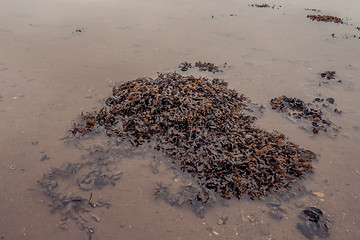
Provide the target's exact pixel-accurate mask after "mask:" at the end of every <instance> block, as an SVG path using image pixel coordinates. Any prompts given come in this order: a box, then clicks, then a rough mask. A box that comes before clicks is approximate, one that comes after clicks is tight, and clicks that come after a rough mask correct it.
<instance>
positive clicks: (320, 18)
mask: <svg viewBox="0 0 360 240" xmlns="http://www.w3.org/2000/svg"><path fill="white" fill-rule="evenodd" d="M307 18H309V19H310V20H312V21H315V20H316V21H318V22H333V23H340V24H343V23H344V22H343V20H342V19H341V18H338V17H334V16H330V15H307Z"/></svg>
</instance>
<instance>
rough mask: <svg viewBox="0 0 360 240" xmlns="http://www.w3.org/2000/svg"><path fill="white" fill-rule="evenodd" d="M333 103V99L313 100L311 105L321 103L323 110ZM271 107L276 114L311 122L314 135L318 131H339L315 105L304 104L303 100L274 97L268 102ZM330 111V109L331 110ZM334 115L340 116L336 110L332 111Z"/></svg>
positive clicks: (339, 112)
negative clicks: (284, 113)
mask: <svg viewBox="0 0 360 240" xmlns="http://www.w3.org/2000/svg"><path fill="white" fill-rule="evenodd" d="M334 102H335V100H334V98H327V99H326V100H324V99H322V98H315V99H314V101H313V103H323V104H322V106H323V107H324V108H329V109H330V105H333V104H334ZM270 103H271V107H272V109H274V110H277V111H278V112H286V113H288V116H289V117H290V118H292V119H294V120H295V121H296V120H299V119H305V120H307V121H310V122H311V130H312V132H313V133H314V134H318V133H319V132H320V131H324V132H327V131H329V130H330V129H331V130H336V132H337V131H339V127H337V126H336V125H335V124H333V123H332V122H331V121H330V120H329V119H325V117H324V113H323V111H322V110H321V107H320V106H318V105H317V104H312V103H305V102H304V101H303V100H301V99H298V98H289V97H286V96H285V95H283V96H280V97H275V98H273V99H271V100H270ZM331 109H332V108H331ZM333 112H334V113H337V114H341V113H342V111H339V110H338V109H337V108H335V109H334V110H333Z"/></svg>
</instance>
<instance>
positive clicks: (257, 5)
mask: <svg viewBox="0 0 360 240" xmlns="http://www.w3.org/2000/svg"><path fill="white" fill-rule="evenodd" d="M248 6H249V7H257V8H272V9H275V7H276V5H272V6H270V5H269V4H266V3H264V4H248ZM280 8H281V5H279V6H277V9H280Z"/></svg>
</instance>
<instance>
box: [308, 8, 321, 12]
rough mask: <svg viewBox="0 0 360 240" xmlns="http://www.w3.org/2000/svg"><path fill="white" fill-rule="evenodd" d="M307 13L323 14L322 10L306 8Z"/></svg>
mask: <svg viewBox="0 0 360 240" xmlns="http://www.w3.org/2000/svg"><path fill="white" fill-rule="evenodd" d="M305 10H306V11H311V12H321V10H319V9H316V8H305Z"/></svg>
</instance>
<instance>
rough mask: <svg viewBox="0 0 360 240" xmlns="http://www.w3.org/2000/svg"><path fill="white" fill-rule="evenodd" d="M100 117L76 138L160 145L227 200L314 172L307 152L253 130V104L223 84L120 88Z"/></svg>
mask: <svg viewBox="0 0 360 240" xmlns="http://www.w3.org/2000/svg"><path fill="white" fill-rule="evenodd" d="M112 92H113V93H112V97H109V98H108V99H107V100H106V102H105V106H104V107H102V108H101V109H100V110H99V111H98V112H97V111H95V112H91V113H86V114H84V113H82V114H81V116H82V118H81V121H80V122H79V123H74V126H73V129H72V133H73V134H75V135H79V136H81V135H84V134H85V133H87V132H90V131H95V132H96V129H98V128H102V129H103V128H104V129H106V134H107V135H108V136H113V137H117V138H119V140H120V141H123V140H125V139H128V140H129V141H130V142H131V143H132V144H133V145H135V146H138V145H141V144H143V143H145V142H150V141H152V140H153V141H155V142H156V144H155V149H157V150H162V151H163V152H164V153H165V154H167V155H168V156H169V157H170V158H171V159H172V161H173V163H175V164H177V165H178V166H180V167H181V169H183V171H187V172H189V173H190V174H191V175H192V176H193V177H195V178H196V179H197V181H198V182H199V184H200V185H201V186H203V187H204V189H210V190H214V191H215V192H217V193H219V194H220V195H221V196H222V197H224V198H230V197H231V196H235V197H237V198H240V197H241V196H242V195H244V194H248V195H249V196H250V198H251V199H254V198H255V197H257V198H259V197H260V196H261V195H268V194H269V193H271V192H274V191H276V190H279V189H280V188H282V187H290V186H289V185H290V184H291V183H292V182H295V181H296V180H297V179H299V178H301V177H302V176H303V175H304V173H306V172H311V171H312V165H311V161H312V160H313V159H315V158H316V156H315V154H314V153H313V152H311V151H309V150H305V149H303V148H300V147H299V146H298V145H296V144H294V143H292V142H289V141H287V139H286V138H285V136H284V135H283V134H280V133H277V132H273V133H269V132H266V131H264V130H261V129H259V128H257V127H255V125H254V121H255V117H254V116H250V115H249V114H246V111H245V109H246V108H247V105H248V103H249V100H248V99H247V98H246V97H244V96H243V95H239V94H238V93H237V92H236V91H235V90H231V89H228V87H227V83H226V82H225V81H223V80H220V79H217V78H214V79H208V78H205V77H194V76H182V75H180V74H178V73H168V74H159V75H158V77H157V78H156V79H152V78H138V79H136V80H133V81H129V82H126V83H124V84H122V85H120V86H117V87H116V86H115V87H114V88H113V90H112Z"/></svg>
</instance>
